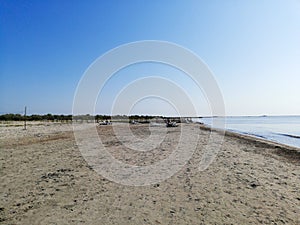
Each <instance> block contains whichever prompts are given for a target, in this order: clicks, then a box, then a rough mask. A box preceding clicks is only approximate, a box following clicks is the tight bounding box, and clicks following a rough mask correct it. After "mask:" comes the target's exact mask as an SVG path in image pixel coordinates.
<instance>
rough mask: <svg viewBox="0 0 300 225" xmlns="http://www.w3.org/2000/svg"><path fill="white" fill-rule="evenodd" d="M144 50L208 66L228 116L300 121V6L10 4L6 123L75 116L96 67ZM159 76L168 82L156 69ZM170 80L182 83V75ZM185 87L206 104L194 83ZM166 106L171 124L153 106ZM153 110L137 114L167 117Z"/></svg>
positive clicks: (3, 98) (1, 89) (1, 23)
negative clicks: (176, 49) (10, 118)
mask: <svg viewBox="0 0 300 225" xmlns="http://www.w3.org/2000/svg"><path fill="white" fill-rule="evenodd" d="M139 40H164V41H170V42H174V43H176V44H179V45H182V46H184V47H186V48H188V49H190V50H192V51H193V52H194V53H196V54H197V55H198V56H199V57H200V58H202V59H203V61H204V62H205V63H206V64H207V65H208V66H209V67H210V69H211V70H212V71H213V73H214V75H215V78H216V80H217V82H218V84H219V87H220V89H221V91H222V93H223V97H224V101H225V106H226V112H227V114H228V115H262V114H267V115H283V114H285V115H286V114H288V115H291V114H292V115H295V114H297V115H300V1H299V0H280V1H279V0H269V1H267V0H263V1H262V0H248V1H247V0H245V1H237V0H227V1H223V0H219V1H214V0H213V1H211V0H210V1H200V0H195V1H192V0H187V1H181V0H177V1H176V0H172V1H171V0H166V1H158V0H153V1H148V0H147V1H146V0H128V1H121V0H120V1H98V0H97V1H93V0H88V1H80V0H70V1H67V0H51V1H50V0H49V1H47V0H45V1H39V0H35V1H29V0H28V1H21V0H20V1H16V0H2V1H0V113H1V114H3V113H20V112H22V110H23V108H24V106H25V105H27V106H28V108H29V113H30V114H34V113H42V114H44V113H57V114H69V113H71V112H72V103H73V96H74V92H75V90H76V86H77V84H78V82H79V80H80V78H81V76H82V75H83V73H84V71H85V70H86V69H87V67H88V66H89V65H90V64H91V63H92V62H93V61H94V60H95V59H97V58H98V57H99V56H101V55H102V54H104V53H105V52H106V51H108V50H110V49H112V48H115V47H117V46H118V45H121V44H125V43H128V42H132V41H139ZM141 68H142V67H140V68H137V70H139V69H141ZM129 70H130V68H129ZM150 71H152V72H153V74H154V72H159V71H156V69H155V66H154V67H153V68H152V69H151V70H150ZM163 71H164V76H165V77H166V78H170V79H175V80H176V79H177V78H176V76H177V75H175V73H176V72H174V73H172V71H171V70H168V69H166V70H163ZM121 73H122V72H121ZM123 73H124V74H125V75H124V76H121V75H119V76H118V75H116V76H115V77H114V79H111V81H110V84H108V86H109V88H106V91H105V90H103V94H104V96H105V99H108V100H109V99H110V98H111V99H112V98H113V97H112V96H113V95H114V94H115V93H117V90H119V89H118V88H121V87H122V85H124V84H126V83H127V82H129V81H131V80H132V79H133V78H138V77H139V76H140V74H141V73H137V71H136V70H133V71H131V72H130V74H133V75H132V77H130V76H129V75H128V74H129V72H128V71H127V72H126V71H125V72H123ZM126 74H127V75H126ZM150 75H151V74H150ZM155 75H158V74H155ZM177 77H178V79H182V78H180V75H178V76H177ZM178 79H177V80H178ZM181 84H182V85H183V86H184V87H185V88H187V89H189V92H190V95H191V96H192V97H193V98H197V96H198V93H196V91H195V92H193V90H194V88H193V87H192V84H191V83H190V82H189V81H188V80H183V81H182V82H181ZM189 85H191V86H190V88H189ZM201 99H202V97H199V101H198V102H199V105H200V106H199V111H200V114H203V115H205V114H207V113H208V112H207V109H206V107H205V106H203V108H201V104H200V103H202V100H201ZM108 100H107V101H108ZM196 101H197V100H196ZM150 102H151V101H150ZM160 104H162V106H161V108H162V112H163V113H162V114H166V113H167V108H168V107H165V106H163V103H161V102H159V101H158V100H157V99H156V100H153V101H152V105H160ZM108 105H109V104H107V105H105V102H102V103H99V104H98V106H97V112H99V113H107V112H109V109H108V108H109V106H108ZM149 106H151V104H150V103H149V100H147V101H145V102H144V103H141V104H140V105H139V106H137V107H136V109H135V110H136V111H134V110H133V111H134V112H136V113H139V112H140V113H145V112H149V113H150V114H151V113H154V114H155V113H159V110H157V109H158V108H159V107H156V108H155V110H154V108H153V107H152V106H151V107H149ZM147 107H149V108H147ZM151 109H153V111H151ZM201 110H202V111H201Z"/></svg>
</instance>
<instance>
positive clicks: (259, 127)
mask: <svg viewBox="0 0 300 225" xmlns="http://www.w3.org/2000/svg"><path fill="white" fill-rule="evenodd" d="M213 119H215V120H224V119H225V129H226V130H228V131H232V132H236V133H240V134H247V135H250V136H255V137H258V138H262V139H266V140H270V141H273V142H277V143H281V144H285V145H289V146H293V147H298V148H300V116H232V117H225V118H224V117H213V118H212V117H204V118H200V119H199V121H200V122H202V123H204V124H206V125H208V126H212V121H213ZM212 127H214V128H220V127H217V126H212Z"/></svg>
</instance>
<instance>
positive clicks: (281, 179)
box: [0, 123, 300, 225]
mask: <svg viewBox="0 0 300 225" xmlns="http://www.w3.org/2000/svg"><path fill="white" fill-rule="evenodd" d="M181 126H185V128H187V129H190V130H191V132H193V131H195V130H197V131H199V132H200V137H199V142H198V144H197V148H196V151H195V152H194V154H193V157H192V158H191V159H190V160H189V161H188V163H187V164H186V165H185V166H184V167H183V168H182V169H181V170H180V171H179V172H177V173H175V174H174V175H173V176H172V177H171V178H169V179H167V180H165V181H163V182H161V183H157V184H154V185H150V186H143V187H136V186H124V185H120V184H118V183H114V182H112V181H110V180H108V179H106V178H104V177H102V176H101V175H99V174H98V173H96V172H95V171H94V170H93V169H92V168H91V166H90V165H88V163H87V162H86V161H85V160H84V158H83V157H82V155H81V152H80V151H79V149H78V146H77V143H76V141H75V139H74V135H73V131H72V125H71V124H60V123H56V124H54V123H31V124H29V125H28V129H27V130H26V131H25V130H23V129H22V126H21V125H20V126H18V125H17V124H1V126H0V167H1V170H0V177H1V180H0V190H1V192H0V224H3V225H4V224H5V225H10V224H20V225H35V224H36V225H54V224H91V225H92V224H93V225H95V224H99V225H100V224H300V216H299V215H300V151H299V149H296V148H292V147H288V146H284V145H280V144H275V143H271V142H267V141H263V140H260V139H256V138H253V137H247V136H242V135H239V134H233V133H229V132H227V133H226V136H225V139H224V143H223V145H222V149H221V150H220V151H219V153H218V155H217V157H216V159H215V160H214V162H213V163H212V164H211V165H210V166H209V167H208V169H206V170H205V171H202V172H200V171H199V170H198V165H199V162H200V160H201V155H202V153H203V147H204V146H205V145H206V143H207V140H208V137H209V134H210V130H209V129H208V128H205V127H203V126H200V125H199V124H180V125H179V127H174V128H170V129H168V130H167V138H166V139H165V140H164V142H163V143H161V147H160V148H157V149H155V150H154V153H153V154H151V157H150V153H149V152H142V153H141V152H139V153H136V152H130V151H128V150H127V149H126V148H125V147H124V146H123V145H122V143H120V141H118V139H117V138H116V137H115V136H114V135H113V134H114V133H113V129H112V127H111V126H109V125H108V126H100V127H98V128H97V129H98V132H99V135H100V136H101V138H102V139H103V140H105V146H106V147H107V148H108V149H109V151H110V153H111V154H112V155H113V156H114V157H115V158H117V159H118V160H120V161H124V162H126V163H128V164H135V165H147V164H151V163H153V161H157V160H161V159H162V158H164V157H166V156H167V155H168V154H170V153H171V152H172V149H173V147H174V146H175V145H176V144H177V141H176V140H178V137H179V135H180V128H181ZM132 132H133V133H134V134H135V135H137V136H140V137H143V136H147V135H149V129H148V125H147V124H144V125H132ZM213 132H217V131H213ZM155 151H157V152H155ZM153 155H154V157H155V158H153Z"/></svg>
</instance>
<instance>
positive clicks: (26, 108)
mask: <svg viewBox="0 0 300 225" xmlns="http://www.w3.org/2000/svg"><path fill="white" fill-rule="evenodd" d="M26 109H27V107H26V106H25V111H24V130H26Z"/></svg>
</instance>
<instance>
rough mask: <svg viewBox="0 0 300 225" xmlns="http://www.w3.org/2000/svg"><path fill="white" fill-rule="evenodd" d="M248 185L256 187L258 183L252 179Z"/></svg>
mask: <svg viewBox="0 0 300 225" xmlns="http://www.w3.org/2000/svg"><path fill="white" fill-rule="evenodd" d="M249 185H250V187H252V188H256V187H258V186H260V185H259V183H258V182H256V181H252V182H250V184H249Z"/></svg>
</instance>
